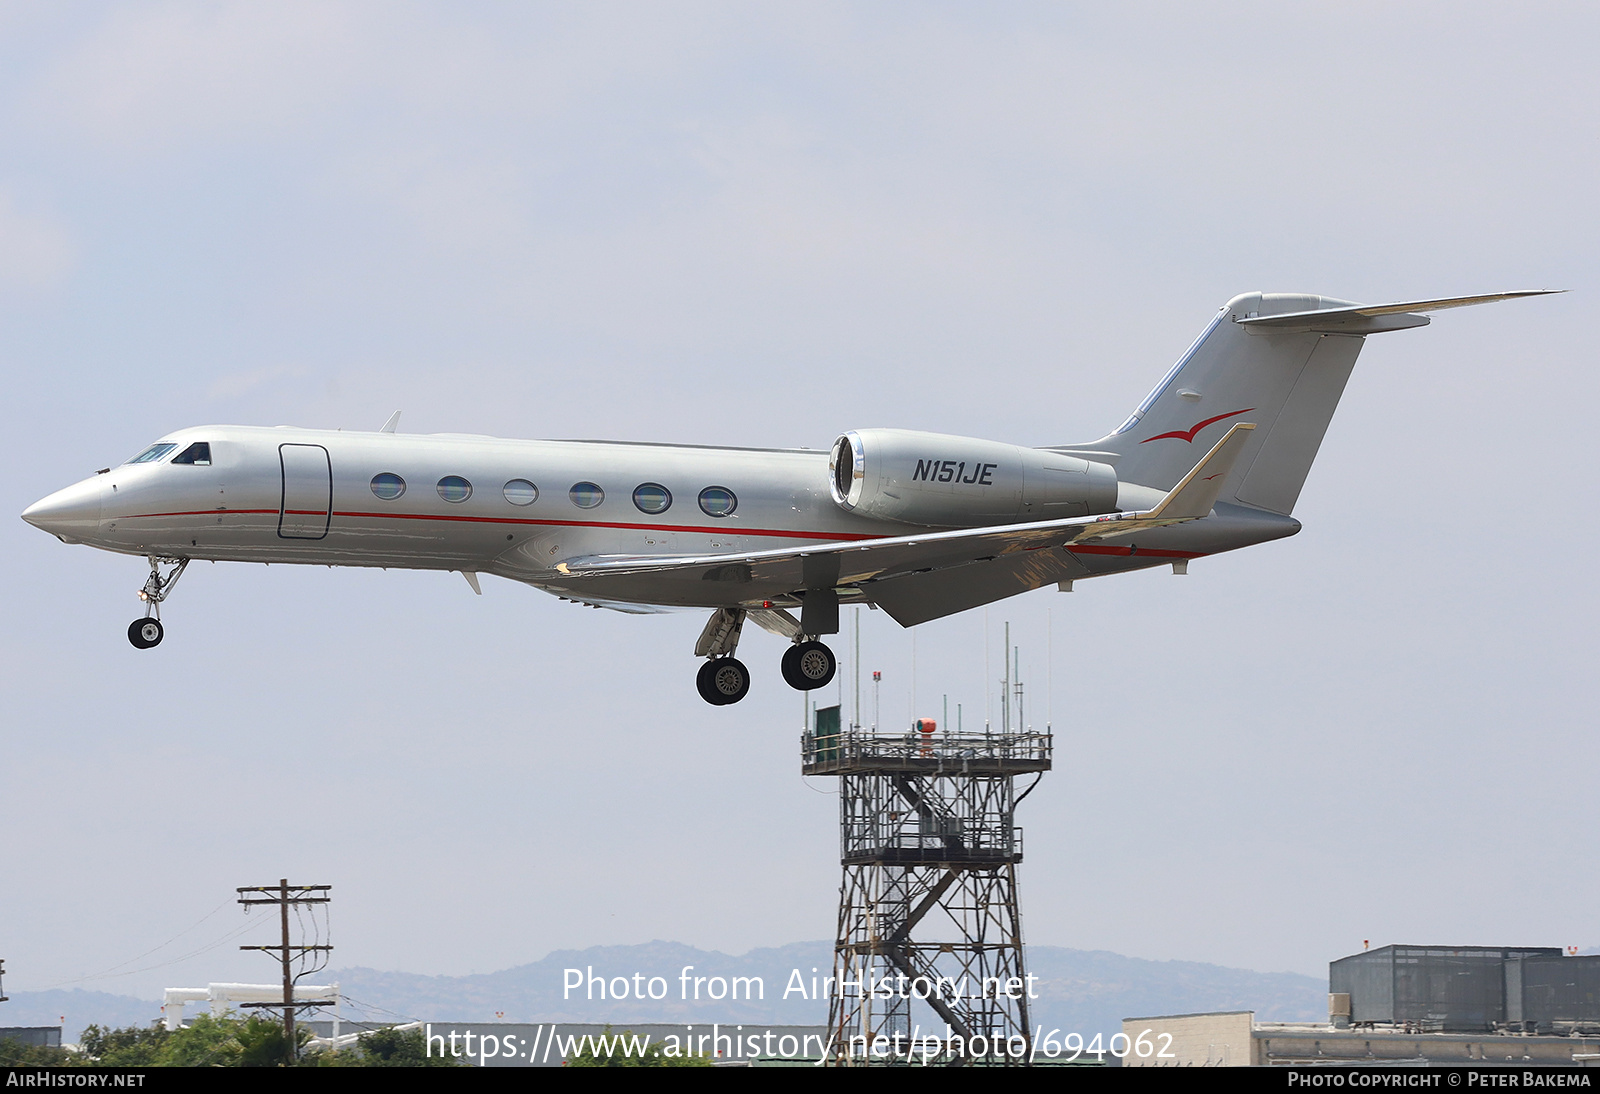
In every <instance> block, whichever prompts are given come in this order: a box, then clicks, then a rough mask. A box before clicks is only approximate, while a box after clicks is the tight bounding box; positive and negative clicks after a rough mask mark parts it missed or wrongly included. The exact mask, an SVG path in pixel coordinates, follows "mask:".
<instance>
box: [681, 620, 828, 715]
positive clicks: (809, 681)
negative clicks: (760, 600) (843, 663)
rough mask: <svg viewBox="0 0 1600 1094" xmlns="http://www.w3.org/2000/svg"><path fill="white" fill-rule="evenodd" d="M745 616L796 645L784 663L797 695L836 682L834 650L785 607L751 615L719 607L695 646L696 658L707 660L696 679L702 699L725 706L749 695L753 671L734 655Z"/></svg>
mask: <svg viewBox="0 0 1600 1094" xmlns="http://www.w3.org/2000/svg"><path fill="white" fill-rule="evenodd" d="M746 616H749V617H750V618H751V619H754V620H755V622H756V624H757V625H758V626H760V627H761V628H762V629H764V630H768V631H771V632H773V633H774V634H777V635H781V636H782V637H784V638H788V639H789V640H790V641H791V642H793V643H794V645H792V646H790V647H789V649H788V651H787V652H786V653H784V655H783V661H782V664H781V668H782V670H783V679H784V682H785V683H787V684H788V685H789V686H790V687H792V688H794V689H795V690H796V691H812V690H814V689H816V688H821V687H826V686H827V685H828V684H829V683H830V682H831V681H832V680H833V675H834V673H835V672H837V671H838V668H839V663H838V660H837V659H836V658H835V657H834V656H833V651H832V650H830V649H829V648H828V647H827V646H824V645H823V644H822V643H821V642H818V641H817V640H816V639H815V638H814V637H812V636H810V635H806V634H802V633H801V631H800V623H799V621H798V620H796V619H795V618H794V616H792V615H790V614H789V613H788V612H786V611H783V610H782V609H781V608H762V609H759V610H755V611H748V612H747V611H745V610H743V609H740V608H718V609H717V610H716V612H715V613H713V614H712V616H711V619H710V620H709V621H708V622H707V623H706V629H705V630H704V631H702V632H701V634H700V641H699V642H697V643H695V647H694V652H695V656H696V657H705V658H709V660H707V661H706V663H705V664H703V665H701V666H700V672H699V674H698V675H697V676H696V677H695V687H696V688H697V689H698V690H699V692H700V698H702V699H704V700H705V701H706V702H708V703H710V704H711V705H712V706H718V707H721V706H727V705H728V704H730V703H737V702H738V701H739V700H740V699H743V698H744V697H745V696H746V695H748V694H749V693H750V670H749V669H748V668H746V667H745V664H744V662H743V661H740V660H739V659H738V658H737V657H735V656H734V655H733V653H734V651H735V650H736V649H738V648H739V635H740V632H741V631H742V630H743V628H744V621H745V617H746Z"/></svg>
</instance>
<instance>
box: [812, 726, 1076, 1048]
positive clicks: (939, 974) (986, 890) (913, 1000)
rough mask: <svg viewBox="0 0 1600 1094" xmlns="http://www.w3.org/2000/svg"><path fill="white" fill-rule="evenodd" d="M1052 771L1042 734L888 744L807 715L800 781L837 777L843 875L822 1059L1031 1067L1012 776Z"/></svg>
mask: <svg viewBox="0 0 1600 1094" xmlns="http://www.w3.org/2000/svg"><path fill="white" fill-rule="evenodd" d="M1009 720H1010V719H1009V718H1007V719H1006V721H1008V722H1009ZM1050 760H1051V735H1050V733H1048V732H1045V733H1035V732H1032V731H1025V732H1024V731H1015V732H1000V733H992V732H989V731H988V730H987V729H985V731H984V732H976V733H966V732H960V731H958V732H954V733H952V732H950V731H949V729H948V727H946V728H944V729H940V728H938V727H936V726H934V724H933V723H932V722H931V721H919V722H917V723H916V724H915V725H914V726H913V727H912V728H911V730H910V731H908V732H906V733H902V734H898V735H889V734H882V733H879V732H877V731H876V730H863V729H862V727H860V726H857V725H851V726H847V727H841V726H840V718H839V708H838V707H827V708H823V709H821V710H818V711H816V712H815V716H814V724H813V726H812V728H811V729H810V731H808V732H807V733H806V734H805V735H804V738H803V740H802V765H803V766H802V770H803V771H804V773H805V774H807V775H836V776H838V778H839V861H840V863H841V864H842V865H843V867H844V880H843V884H842V885H841V887H840V892H839V927H838V933H837V935H836V936H835V942H834V961H833V977H834V981H833V983H834V985H835V988H834V990H833V991H831V992H830V993H829V1000H830V1001H829V1006H828V1025H829V1028H830V1030H831V1032H832V1035H833V1043H834V1046H835V1048H834V1051H833V1053H832V1055H831V1058H830V1061H829V1062H830V1063H832V1064H836V1065H841V1066H852V1065H855V1066H859V1065H862V1064H879V1065H881V1064H896V1063H898V1064H908V1063H917V1064H922V1063H925V1062H933V1063H944V1064H949V1065H955V1066H960V1065H962V1064H989V1063H1008V1064H1016V1063H1019V1062H1026V1061H1027V1060H1029V1059H1030V1058H1031V1049H1032V1032H1031V1025H1030V1023H1029V1019H1028V989H1029V988H1030V987H1032V984H1033V982H1032V981H1030V980H1029V979H1028V977H1027V973H1026V970H1025V969H1024V965H1023V950H1022V918H1021V913H1020V910H1019V908H1018V904H1017V872H1016V868H1017V864H1018V863H1019V862H1021V861H1022V829H1021V828H1019V827H1017V825H1016V824H1015V821H1014V813H1015V809H1016V805H1017V802H1018V801H1019V800H1020V799H1019V798H1018V797H1017V796H1016V791H1015V786H1014V780H1015V777H1016V776H1017V775H1022V774H1029V773H1038V774H1041V775H1042V773H1043V772H1045V771H1048V770H1049V769H1050ZM1035 782H1037V780H1035ZM1032 789H1033V786H1032V785H1029V786H1028V788H1027V790H1025V791H1024V792H1023V796H1024V797H1026V796H1027V793H1028V792H1029V791H1031V790H1032ZM839 985H843V986H844V990H840V988H839ZM932 1038H937V1039H938V1040H939V1042H940V1044H938V1045H935V1044H934V1043H933V1041H932V1040H931V1039H932Z"/></svg>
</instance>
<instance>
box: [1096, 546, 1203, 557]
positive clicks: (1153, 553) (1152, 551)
mask: <svg viewBox="0 0 1600 1094" xmlns="http://www.w3.org/2000/svg"><path fill="white" fill-rule="evenodd" d="M1067 550H1069V551H1071V552H1072V553H1073V554H1075V555H1123V556H1127V555H1149V556H1150V557H1151V558H1204V557H1205V552H1204V551H1163V550H1161V549H1160V548H1157V547H1137V548H1136V547H1101V546H1097V545H1088V544H1080V545H1077V546H1072V545H1069V546H1068V547H1067Z"/></svg>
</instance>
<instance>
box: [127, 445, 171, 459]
mask: <svg viewBox="0 0 1600 1094" xmlns="http://www.w3.org/2000/svg"><path fill="white" fill-rule="evenodd" d="M177 447H178V446H177V445H175V444H153V445H151V446H150V447H149V448H147V449H145V450H144V451H143V452H141V453H139V454H138V455H137V456H135V457H134V458H133V459H131V460H129V461H128V462H129V463H154V462H155V461H156V460H159V459H160V458H161V457H162V456H165V455H166V454H167V453H168V452H171V451H172V450H173V449H174V448H177Z"/></svg>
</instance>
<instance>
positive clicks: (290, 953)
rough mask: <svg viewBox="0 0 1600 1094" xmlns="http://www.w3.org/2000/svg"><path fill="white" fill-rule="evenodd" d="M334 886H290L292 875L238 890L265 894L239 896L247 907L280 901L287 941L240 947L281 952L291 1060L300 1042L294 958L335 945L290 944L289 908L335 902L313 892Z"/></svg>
mask: <svg viewBox="0 0 1600 1094" xmlns="http://www.w3.org/2000/svg"><path fill="white" fill-rule="evenodd" d="M332 888H333V886H331V885H290V884H289V879H288V878H282V879H280V880H279V881H278V884H276V885H244V886H240V887H239V888H238V890H237V892H239V893H241V894H242V893H261V894H263V895H262V896H258V897H247V896H240V897H239V903H240V904H244V905H247V906H248V905H253V904H276V905H278V914H279V922H280V923H281V924H282V927H283V942H282V944H280V945H277V946H240V947H239V948H240V949H241V950H268V951H276V952H277V954H278V958H279V960H280V961H281V962H282V963H283V1003H282V1006H283V1036H284V1039H285V1041H286V1042H287V1043H288V1052H289V1059H291V1060H293V1059H294V1058H295V1055H296V1052H295V1048H296V1045H295V1037H294V1012H295V1009H296V1008H295V1005H294V975H293V964H294V958H295V957H296V956H302V955H304V954H307V953H311V952H315V951H323V952H326V951H328V950H332V949H333V947H332V946H328V945H316V946H306V945H299V946H291V945H290V944H289V907H290V905H296V906H298V905H301V904H328V903H330V902H331V901H332V898H331V897H327V896H313V895H310V894H314V893H326V892H328V891H329V890H330V889H332ZM268 893H270V894H272V895H271V896H267V895H265V894H268ZM246 910H248V907H247V909H246ZM276 1005H278V1004H273V1003H241V1004H240V1006H243V1007H251V1006H276ZM325 1005H326V1004H323V1003H304V1004H302V1006H305V1007H316V1006H325Z"/></svg>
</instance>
